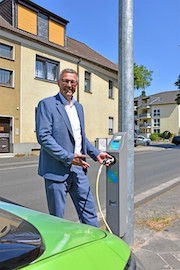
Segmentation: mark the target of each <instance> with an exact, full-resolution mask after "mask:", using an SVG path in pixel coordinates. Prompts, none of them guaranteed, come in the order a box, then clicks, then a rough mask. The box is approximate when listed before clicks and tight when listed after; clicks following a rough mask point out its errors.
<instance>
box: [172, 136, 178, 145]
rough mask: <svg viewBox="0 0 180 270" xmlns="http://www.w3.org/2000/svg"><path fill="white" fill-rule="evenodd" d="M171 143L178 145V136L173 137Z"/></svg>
mask: <svg viewBox="0 0 180 270" xmlns="http://www.w3.org/2000/svg"><path fill="white" fill-rule="evenodd" d="M172 143H174V144H176V145H178V144H180V136H174V137H173V139H172Z"/></svg>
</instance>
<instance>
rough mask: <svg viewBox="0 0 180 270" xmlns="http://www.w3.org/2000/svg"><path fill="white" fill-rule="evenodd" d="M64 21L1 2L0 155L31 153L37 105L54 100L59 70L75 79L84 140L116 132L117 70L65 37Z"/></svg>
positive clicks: (19, 1) (21, 1) (22, 4)
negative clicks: (76, 76)
mask: <svg viewBox="0 0 180 270" xmlns="http://www.w3.org/2000/svg"><path fill="white" fill-rule="evenodd" d="M67 24H68V21H67V20H65V19H63V18H61V17H59V16H57V15H56V14H53V13H51V12H49V11H48V10H45V9H44V8H42V7H40V6H38V5H36V4H35V3H33V2H31V1H27V0H16V1H15V0H3V1H2V2H0V97H1V98H0V100H1V106H0V153H2V152H14V153H17V154H21V153H26V154H27V153H31V151H32V150H36V149H38V148H39V145H38V143H37V140H36V133H35V116H36V107H37V104H38V102H39V101H40V100H41V99H43V98H45V97H48V96H52V95H55V94H56V93H57V92H58V91H59V89H58V85H57V80H58V75H59V72H60V71H61V70H63V69H64V68H73V69H75V70H76V71H77V72H78V74H79V86H78V89H77V92H76V93H75V98H76V99H77V101H79V102H80V103H81V104H82V105H83V107H84V112H85V127H86V135H87V137H88V139H89V140H90V141H91V142H93V143H94V141H95V140H96V138H108V137H110V136H111V135H112V134H113V132H117V126H118V119H117V115H118V90H117V65H116V64H114V63H112V62H111V61H109V60H108V59H106V58H105V57H103V56H102V55H100V54H98V53H97V52H95V51H94V50H92V49H91V48H89V47H88V46H87V45H85V44H83V43H81V42H79V41H77V40H74V39H72V38H70V37H67V36H66V27H67Z"/></svg>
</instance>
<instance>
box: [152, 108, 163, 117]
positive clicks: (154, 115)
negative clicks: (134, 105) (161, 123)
mask: <svg viewBox="0 0 180 270" xmlns="http://www.w3.org/2000/svg"><path fill="white" fill-rule="evenodd" d="M160 114H161V111H160V109H153V117H157V116H160Z"/></svg>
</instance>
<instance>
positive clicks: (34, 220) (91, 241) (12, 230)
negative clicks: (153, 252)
mask: <svg viewBox="0 0 180 270" xmlns="http://www.w3.org/2000/svg"><path fill="white" fill-rule="evenodd" d="M20 268H21V269H27V270H28V269H29V270H31V269H32V270H46V269H47V270H50V269H55V270H57V269H61V270H70V269H73V270H76V269H78V270H86V269H87V270H88V269H92V270H96V269H98V270H100V269H103V270H107V269H108V270H109V269H111V270H115V269H117V270H123V269H124V270H135V269H136V270H137V269H138V270H140V269H144V268H142V267H141V266H138V265H137V263H136V259H135V257H134V255H133V254H132V253H131V250H130V248H129V246H128V245H127V244H126V243H125V242H123V241H122V240H121V239H119V238H118V237H116V236H115V235H112V234H110V233H108V232H106V231H104V230H101V229H98V228H95V227H92V226H88V225H84V224H79V223H74V222H71V221H67V220H64V219H60V218H57V217H54V216H51V215H47V214H44V213H40V212H37V211H34V210H31V209H27V208H25V207H22V206H18V205H16V204H11V203H7V202H4V201H2V200H1V201H0V269H20Z"/></svg>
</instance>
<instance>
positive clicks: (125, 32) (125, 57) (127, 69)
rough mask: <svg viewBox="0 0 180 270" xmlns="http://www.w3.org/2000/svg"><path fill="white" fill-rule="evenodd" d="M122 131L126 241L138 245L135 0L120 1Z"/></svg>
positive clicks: (120, 115)
mask: <svg viewBox="0 0 180 270" xmlns="http://www.w3.org/2000/svg"><path fill="white" fill-rule="evenodd" d="M118 79H119V131H122V132H127V141H128V145H127V152H128V153H127V163H128V164H127V170H128V171H127V179H128V180H127V181H128V183H127V185H128V188H127V189H128V196H127V197H128V198H127V200H128V225H127V228H128V229H127V233H126V234H125V236H124V237H123V239H124V240H125V241H126V242H127V243H128V244H129V245H133V243H134V64H133V0H119V76H118Z"/></svg>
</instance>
